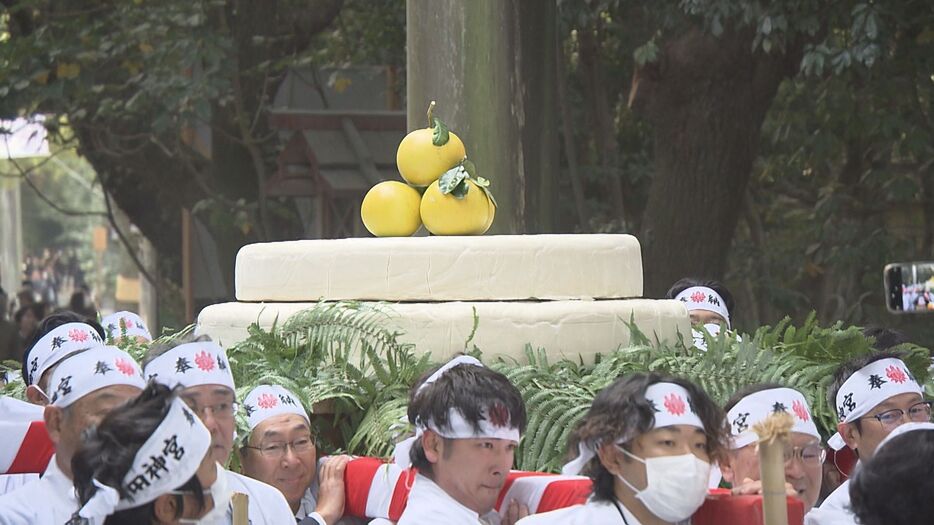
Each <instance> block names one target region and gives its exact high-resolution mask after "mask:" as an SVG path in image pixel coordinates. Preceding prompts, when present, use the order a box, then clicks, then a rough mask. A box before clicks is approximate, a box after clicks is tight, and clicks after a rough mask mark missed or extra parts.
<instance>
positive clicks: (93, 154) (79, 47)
mask: <svg viewBox="0 0 934 525" xmlns="http://www.w3.org/2000/svg"><path fill="white" fill-rule="evenodd" d="M3 4H4V6H5V7H6V10H5V13H4V17H3V20H4V22H5V23H6V30H7V32H8V35H9V38H8V40H7V41H6V42H4V44H3V46H2V53H3V54H2V61H3V63H2V71H3V75H2V77H0V78H2V82H0V95H2V98H3V104H2V112H3V113H4V114H7V115H12V114H31V113H34V112H42V113H49V114H54V115H57V116H59V117H60V119H59V120H53V121H52V123H51V124H52V125H51V126H50V127H51V131H53V133H54V132H56V131H57V127H56V123H57V124H59V125H61V126H67V127H68V128H69V129H70V130H72V131H73V137H74V139H75V141H76V142H77V143H78V144H79V145H80V150H79V151H80V153H81V154H82V155H83V156H84V157H86V158H87V159H88V160H89V161H90V163H91V164H92V166H93V167H94V170H95V172H96V173H97V176H98V178H99V179H100V182H101V184H102V185H103V187H104V188H105V189H106V191H107V193H108V194H109V195H110V196H111V197H112V198H113V199H114V201H115V202H116V204H117V205H119V207H120V208H122V209H123V210H125V211H126V213H127V214H128V215H129V217H130V219H131V220H132V221H133V223H134V224H136V225H137V226H138V227H139V228H140V230H141V231H142V232H143V234H144V235H146V237H148V238H149V239H150V240H151V241H152V242H153V244H154V245H155V247H156V249H157V250H158V251H159V253H160V254H161V255H162V260H163V262H164V266H165V270H166V271H167V275H168V276H170V277H174V278H176V279H177V276H178V275H179V274H178V272H179V268H180V264H179V260H178V258H177V256H175V254H177V253H178V252H179V249H178V247H179V246H180V242H181V233H180V232H181V229H180V210H181V208H183V207H185V208H194V207H195V206H196V205H198V204H199V203H201V208H202V209H204V214H203V218H204V220H205V222H206V223H207V224H208V226H209V228H210V229H211V231H212V233H213V234H214V237H215V239H216V241H217V242H218V245H219V248H220V260H221V261H223V263H224V264H225V267H224V268H221V271H224V272H225V274H226V275H227V277H228V280H230V279H229V278H230V276H231V273H232V272H231V270H232V264H233V260H234V259H233V255H234V253H235V252H236V249H238V248H239V247H240V246H241V245H242V244H243V243H244V242H246V241H248V240H257V239H258V240H269V239H273V238H277V237H280V236H287V235H288V234H289V233H290V231H289V230H288V228H283V227H281V223H282V221H279V222H278V223H277V222H276V216H275V215H276V213H277V212H278V211H280V210H277V209H270V208H271V207H272V206H271V205H270V203H267V200H266V199H265V196H264V181H265V179H266V177H267V176H268V174H269V172H270V170H271V167H272V166H274V158H275V150H276V148H277V147H278V143H277V141H276V137H275V134H274V133H272V132H271V131H270V129H269V128H268V125H267V111H268V107H269V102H270V100H271V97H272V95H273V94H274V93H275V90H276V87H277V86H278V83H279V82H280V81H281V79H282V78H283V75H284V73H285V69H286V67H287V66H289V65H296V64H302V63H307V62H308V61H310V57H309V55H308V51H307V48H308V44H309V42H310V39H311V38H312V36H313V35H315V34H316V33H318V32H320V31H321V30H322V29H323V28H324V27H326V26H327V25H328V24H330V23H331V22H332V20H333V19H334V17H335V16H336V15H337V13H338V11H339V9H340V8H341V6H342V2H341V1H340V0H280V1H269V2H247V1H240V0H229V1H224V0H199V1H194V2H191V1H185V2H182V1H174V0H169V1H164V2H139V1H136V2H116V3H112V2H101V1H97V0H80V1H68V2H46V1H36V0H22V1H17V0H5V1H4V2H3ZM204 129H210V131H211V142H210V144H206V145H201V146H202V147H201V148H200V152H199V148H198V145H197V141H196V136H197V134H198V131H199V130H204ZM283 213H286V212H283ZM286 224H287V221H286Z"/></svg>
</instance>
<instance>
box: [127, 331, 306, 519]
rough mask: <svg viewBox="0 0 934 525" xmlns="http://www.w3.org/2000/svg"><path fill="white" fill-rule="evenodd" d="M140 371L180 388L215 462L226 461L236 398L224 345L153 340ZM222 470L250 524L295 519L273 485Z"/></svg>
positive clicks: (186, 339) (192, 340)
mask: <svg viewBox="0 0 934 525" xmlns="http://www.w3.org/2000/svg"><path fill="white" fill-rule="evenodd" d="M143 374H144V375H145V377H146V379H150V380H154V381H156V382H158V383H161V384H163V385H166V386H168V387H169V388H175V387H176V386H181V387H182V388H183V390H182V392H181V394H180V397H181V398H182V400H184V401H185V403H187V404H188V406H189V407H191V409H192V411H194V412H195V413H197V414H198V416H199V417H200V418H201V421H202V422H203V423H204V426H206V427H207V428H208V430H209V431H210V432H211V453H212V454H213V455H214V459H215V461H217V462H218V463H220V464H221V465H226V464H227V460H228V459H229V458H230V453H231V451H232V450H233V442H234V430H235V429H234V427H235V423H234V413H235V412H236V410H237V403H236V400H235V394H234V392H235V390H236V387H235V386H234V380H233V375H232V374H231V372H230V364H229V362H228V361H227V354H226V353H225V352H224V349H223V348H221V347H220V346H219V345H218V344H217V343H214V342H213V341H211V339H210V338H209V337H207V336H204V335H202V336H198V337H182V338H179V339H176V340H173V341H171V342H169V343H165V344H154V345H152V346H151V347H150V348H149V351H148V352H147V354H146V357H145V358H144V359H143ZM222 473H223V475H224V476H225V480H224V481H225V483H226V484H227V485H228V486H229V488H230V490H231V491H233V492H240V493H244V494H246V495H247V496H248V497H249V509H250V523H251V525H264V524H269V525H281V524H284V523H292V522H294V521H295V516H294V515H293V514H292V512H291V511H290V510H289V505H288V503H287V502H286V501H285V498H284V497H283V496H282V493H280V492H279V491H278V490H276V489H275V488H273V487H270V486H269V485H267V484H265V483H263V482H261V481H257V480H255V479H252V478H248V477H246V476H242V475H240V474H237V473H236V472H231V471H229V470H226V469H224V470H223V471H222Z"/></svg>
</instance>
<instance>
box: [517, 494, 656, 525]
mask: <svg viewBox="0 0 934 525" xmlns="http://www.w3.org/2000/svg"><path fill="white" fill-rule="evenodd" d="M620 510H622V511H623V514H625V516H626V519H625V520H624V519H623V516H621V515H620V513H619V512H620ZM552 523H554V524H561V525H595V524H597V523H600V524H604V523H605V524H606V525H642V523H641V522H640V521H639V520H637V519H636V517H635V516H633V515H632V513H631V512H629V509H627V508H626V507H624V506H623V505H622V504H620V506H619V508H617V507H616V505H614V504H613V502H611V501H593V500H590V501H588V502H587V503H585V504H583V505H574V506H573V507H568V508H566V509H558V510H553V511H551V512H545V513H543V514H533V515H531V516H529V517H527V518H522V519H521V520H519V521H518V522H516V525H549V524H552Z"/></svg>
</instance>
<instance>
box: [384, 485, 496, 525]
mask: <svg viewBox="0 0 934 525" xmlns="http://www.w3.org/2000/svg"><path fill="white" fill-rule="evenodd" d="M439 523H440V524H444V525H499V524H500V516H499V514H498V513H497V512H496V511H491V512H490V513H488V514H486V515H484V516H482V517H481V516H480V515H479V514H477V513H476V512H474V511H472V510H470V509H468V508H467V507H465V506H464V505H462V504H461V503H460V502H458V501H457V500H456V499H454V498H452V497H451V496H449V495H448V493H447V492H445V491H444V489H442V488H441V487H439V486H438V485H437V484H436V483H435V482H434V481H432V480H430V479H428V478H427V477H425V476H423V475H421V474H419V475H417V476H416V477H415V484H414V485H412V491H411V492H409V500H408V502H407V503H406V505H405V510H404V511H403V512H402V516H401V517H400V518H399V521H398V523H397V525H437V524H439Z"/></svg>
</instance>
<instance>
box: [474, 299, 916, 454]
mask: <svg viewBox="0 0 934 525" xmlns="http://www.w3.org/2000/svg"><path fill="white" fill-rule="evenodd" d="M631 329H632V330H633V332H634V333H633V337H634V340H638V339H642V340H644V339H645V336H644V335H642V334H641V333H639V332H638V329H637V328H636V327H635V326H634V325H631ZM706 337H707V347H708V350H707V351H706V352H700V351H697V350H696V349H685V348H684V347H683V346H681V345H673V346H672V345H653V346H648V345H639V346H632V347H629V348H621V349H618V350H617V351H615V352H611V353H609V354H607V355H605V356H603V358H602V359H600V360H599V361H598V362H597V363H596V364H594V365H593V366H583V365H582V364H580V363H576V362H574V361H570V360H566V359H565V360H561V361H559V362H557V363H554V364H551V363H549V362H548V360H547V357H546V353H545V351H544V350H542V349H539V350H538V351H537V352H533V351H532V350H531V349H526V359H527V360H528V364H527V365H520V364H519V363H516V362H512V361H507V360H503V359H498V360H496V361H495V362H494V363H493V364H491V366H492V367H493V368H494V369H496V370H498V371H500V372H502V373H503V374H505V375H506V376H507V377H509V378H510V380H511V381H513V383H514V384H515V385H516V386H517V387H518V388H519V390H520V392H522V397H523V399H525V400H526V407H527V410H528V412H529V425H528V428H527V429H526V433H525V435H524V437H523V441H522V443H521V445H520V447H519V452H518V454H517V458H516V462H517V468H520V469H523V470H545V471H557V470H559V469H560V466H561V465H562V464H563V463H564V461H565V460H566V457H565V447H566V443H567V440H568V437H569V435H570V433H571V432H572V431H573V428H574V426H575V425H576V424H577V422H578V421H580V419H581V418H583V416H584V414H586V412H587V409H588V408H589V406H590V402H591V401H592V399H593V397H594V395H595V394H596V393H597V392H599V391H600V390H601V389H602V388H604V387H606V386H607V385H609V384H610V383H611V382H613V380H615V379H616V378H617V377H619V376H620V375H623V374H627V373H631V372H646V371H654V372H659V373H665V374H671V375H675V376H680V377H684V378H687V379H690V380H691V381H694V382H695V383H697V384H698V385H700V386H701V387H703V388H704V389H705V390H706V391H707V393H708V394H710V396H711V397H712V398H713V399H714V400H715V401H716V402H718V403H720V404H721V405H722V404H723V403H725V402H726V400H727V399H728V398H729V397H730V396H731V395H732V394H733V393H734V392H736V391H737V390H739V389H740V388H742V387H743V386H746V385H750V384H755V383H762V382H774V383H779V384H784V385H786V386H789V387H791V388H795V389H797V390H799V391H800V392H802V393H803V394H804V395H805V397H806V398H807V400H808V403H809V404H810V406H811V409H812V411H813V415H814V420H815V422H816V423H817V425H818V428H819V429H820V430H821V433H822V434H823V435H824V436H825V437H829V436H830V435H831V434H833V432H834V431H835V428H836V413H835V411H834V410H833V408H832V407H831V406H829V405H828V403H827V401H826V398H827V386H828V384H829V383H830V381H831V379H832V374H833V372H834V370H836V368H837V367H838V366H839V365H840V364H841V363H843V362H845V361H848V360H850V359H852V358H854V357H856V356H859V355H863V354H866V353H868V352H870V351H871V346H870V343H871V341H869V340H868V339H866V338H865V337H864V336H863V335H862V333H861V332H860V330H859V328H857V327H853V326H850V327H843V326H842V324H840V323H837V324H835V325H833V326H830V327H821V326H819V325H818V323H817V321H816V316H814V315H813V314H812V315H811V316H809V317H808V319H807V321H806V322H805V323H804V324H803V325H801V326H795V325H793V324H792V323H791V322H790V320H789V319H785V320H783V321H782V322H780V323H778V324H777V325H775V326H774V327H769V326H766V327H762V328H760V329H759V330H757V331H756V332H755V334H754V335H748V334H745V335H743V336H742V337H741V340H740V338H736V337H735V336H733V335H730V334H728V333H721V334H719V335H717V336H716V337H711V336H710V335H709V334H707V336H706ZM898 350H901V351H904V352H906V355H907V358H906V363H907V364H908V366H909V368H910V369H911V371H912V373H913V374H915V377H916V378H918V380H919V381H920V382H922V383H924V384H925V385H926V387H927V388H928V389H929V390H930V389H931V382H930V377H929V374H928V365H929V362H930V358H929V353H928V350H927V349H924V348H921V347H917V346H913V345H907V346H904V347H901V348H898Z"/></svg>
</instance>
